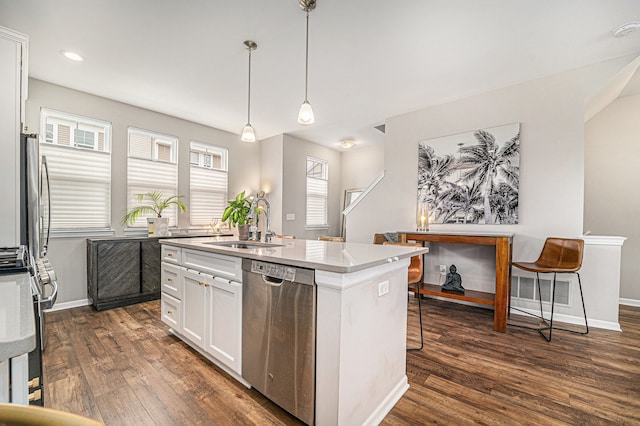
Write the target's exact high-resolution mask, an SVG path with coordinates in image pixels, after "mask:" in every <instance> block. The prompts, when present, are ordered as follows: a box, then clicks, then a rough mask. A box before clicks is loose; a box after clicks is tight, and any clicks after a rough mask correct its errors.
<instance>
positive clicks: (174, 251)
mask: <svg viewBox="0 0 640 426" xmlns="http://www.w3.org/2000/svg"><path fill="white" fill-rule="evenodd" d="M161 253H162V255H161V257H162V261H163V262H169V263H174V264H176V265H178V264H180V263H182V249H181V248H179V247H173V246H168V245H166V244H162V251H161Z"/></svg>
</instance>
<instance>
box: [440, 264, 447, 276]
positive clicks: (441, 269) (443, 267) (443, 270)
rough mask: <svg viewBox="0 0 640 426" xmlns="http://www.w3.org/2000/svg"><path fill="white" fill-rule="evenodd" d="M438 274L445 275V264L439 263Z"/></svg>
mask: <svg viewBox="0 0 640 426" xmlns="http://www.w3.org/2000/svg"><path fill="white" fill-rule="evenodd" d="M440 275H447V265H440Z"/></svg>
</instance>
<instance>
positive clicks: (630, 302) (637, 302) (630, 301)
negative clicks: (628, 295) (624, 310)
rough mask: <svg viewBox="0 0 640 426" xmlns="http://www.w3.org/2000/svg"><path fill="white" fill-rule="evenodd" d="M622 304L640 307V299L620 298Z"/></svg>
mask: <svg viewBox="0 0 640 426" xmlns="http://www.w3.org/2000/svg"><path fill="white" fill-rule="evenodd" d="M620 304H621V305H625V306H635V307H640V300H638V299H623V298H620Z"/></svg>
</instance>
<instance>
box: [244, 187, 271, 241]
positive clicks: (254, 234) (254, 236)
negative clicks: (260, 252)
mask: <svg viewBox="0 0 640 426" xmlns="http://www.w3.org/2000/svg"><path fill="white" fill-rule="evenodd" d="M264 195H265V194H264V191H260V193H259V194H258V196H257V197H256V198H255V199H254V200H253V203H251V209H249V215H248V216H247V219H249V220H251V221H252V222H253V214H254V212H255V209H256V207H258V203H259V202H260V201H263V202H264V204H265V206H267V211H266V212H265V215H266V216H267V229H266V230H265V232H264V242H265V243H269V242H271V237H273V236H274V235H275V233H274V232H272V231H271V205H269V201H267V199H266V198H265V196H264ZM249 234H250V236H249V239H250V240H253V241H259V240H260V238H259V237H258V227H257V226H256V225H254V224H253V223H252V224H251V227H250V228H249Z"/></svg>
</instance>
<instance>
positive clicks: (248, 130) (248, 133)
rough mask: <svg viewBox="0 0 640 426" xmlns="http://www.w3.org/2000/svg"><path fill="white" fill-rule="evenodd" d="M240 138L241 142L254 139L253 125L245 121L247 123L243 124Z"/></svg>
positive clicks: (253, 140)
mask: <svg viewBox="0 0 640 426" xmlns="http://www.w3.org/2000/svg"><path fill="white" fill-rule="evenodd" d="M240 139H242V141H243V142H255V141H256V132H255V131H254V130H253V126H251V124H249V123H247V125H246V126H244V128H243V129H242V136H241V137H240Z"/></svg>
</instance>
